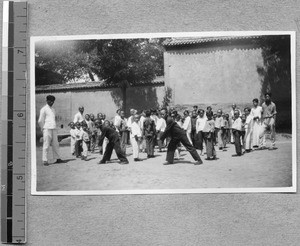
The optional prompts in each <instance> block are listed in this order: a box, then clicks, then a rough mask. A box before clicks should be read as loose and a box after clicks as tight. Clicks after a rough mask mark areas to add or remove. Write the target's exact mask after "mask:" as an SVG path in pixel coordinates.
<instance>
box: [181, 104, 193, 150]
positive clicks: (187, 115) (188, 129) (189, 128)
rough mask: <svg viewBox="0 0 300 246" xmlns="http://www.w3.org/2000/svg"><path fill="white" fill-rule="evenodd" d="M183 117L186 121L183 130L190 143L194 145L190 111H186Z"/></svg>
mask: <svg viewBox="0 0 300 246" xmlns="http://www.w3.org/2000/svg"><path fill="white" fill-rule="evenodd" d="M183 115H184V118H185V119H184V122H183V126H182V128H183V130H185V132H186V136H187V138H188V140H189V141H190V143H191V144H193V142H192V138H191V132H192V124H191V117H190V113H189V111H188V110H185V111H184V113H183Z"/></svg>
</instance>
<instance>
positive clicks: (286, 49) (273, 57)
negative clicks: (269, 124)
mask: <svg viewBox="0 0 300 246" xmlns="http://www.w3.org/2000/svg"><path fill="white" fill-rule="evenodd" d="M257 42H258V44H259V46H260V47H261V48H262V56H263V59H264V64H263V66H260V67H257V72H258V74H259V75H260V76H261V82H262V89H261V100H263V98H264V93H265V92H271V93H272V99H273V100H274V102H275V103H276V106H277V111H278V115H280V117H278V118H277V122H276V126H277V128H278V129H281V130H282V131H286V130H290V129H291V125H292V111H291V106H292V105H291V102H292V101H291V90H292V88H291V45H290V36H289V35H276V36H262V37H261V38H260V39H258V41H257Z"/></svg>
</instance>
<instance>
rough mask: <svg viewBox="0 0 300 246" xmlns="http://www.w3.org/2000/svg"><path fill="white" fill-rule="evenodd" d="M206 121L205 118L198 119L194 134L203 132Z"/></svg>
mask: <svg viewBox="0 0 300 246" xmlns="http://www.w3.org/2000/svg"><path fill="white" fill-rule="evenodd" d="M206 121H207V118H206V117H204V116H203V117H202V118H201V117H199V118H198V119H197V121H196V132H197V133H198V132H200V131H203V129H204V127H205V123H206Z"/></svg>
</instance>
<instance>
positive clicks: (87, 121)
mask: <svg viewBox="0 0 300 246" xmlns="http://www.w3.org/2000/svg"><path fill="white" fill-rule="evenodd" d="M84 122H85V123H86V124H87V126H88V129H89V130H90V131H91V130H92V121H91V120H84Z"/></svg>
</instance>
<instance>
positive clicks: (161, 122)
mask: <svg viewBox="0 0 300 246" xmlns="http://www.w3.org/2000/svg"><path fill="white" fill-rule="evenodd" d="M166 127H167V124H166V121H165V119H164V118H162V117H161V113H160V112H158V118H157V122H156V133H157V144H158V149H159V152H162V147H163V142H162V141H161V140H160V137H161V135H162V134H163V133H164V131H165V129H166Z"/></svg>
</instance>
